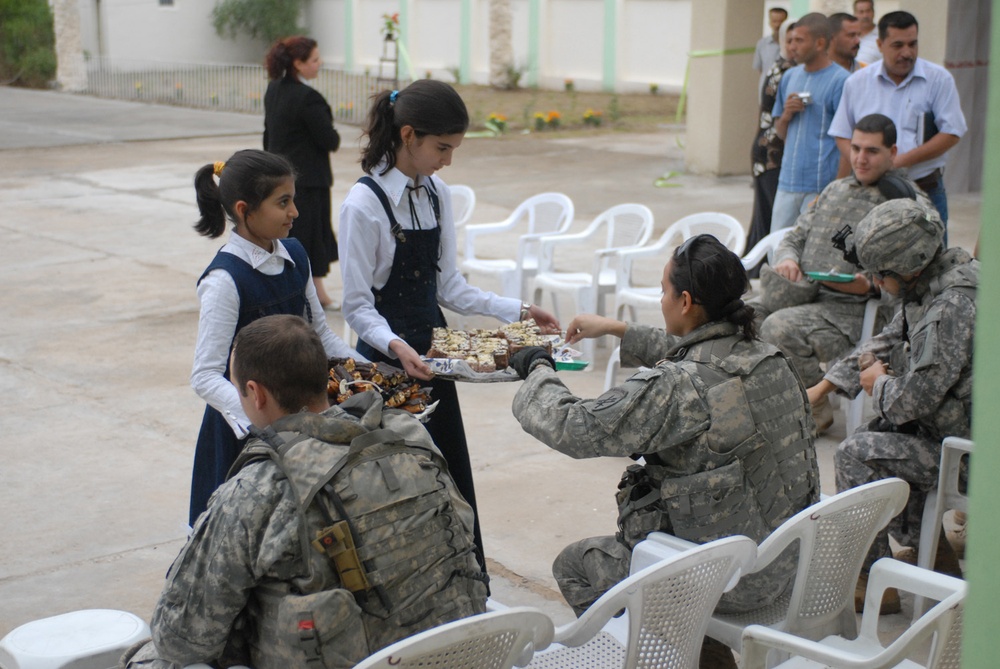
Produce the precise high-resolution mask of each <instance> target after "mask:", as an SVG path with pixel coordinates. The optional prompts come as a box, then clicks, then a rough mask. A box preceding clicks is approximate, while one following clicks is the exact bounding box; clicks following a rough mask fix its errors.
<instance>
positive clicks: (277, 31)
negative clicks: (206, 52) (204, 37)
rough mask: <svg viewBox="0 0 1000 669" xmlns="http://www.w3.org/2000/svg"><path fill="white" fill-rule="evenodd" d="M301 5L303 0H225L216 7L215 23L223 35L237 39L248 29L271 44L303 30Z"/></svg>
mask: <svg viewBox="0 0 1000 669" xmlns="http://www.w3.org/2000/svg"><path fill="white" fill-rule="evenodd" d="M301 8H302V0H222V1H221V2H220V3H218V4H217V5H215V7H213V8H212V25H213V26H214V27H215V32H216V33H217V34H218V35H219V36H220V37H228V38H230V39H236V36H237V35H238V34H240V33H244V34H246V35H249V36H250V37H252V38H255V39H258V38H259V39H262V40H264V41H265V42H267V43H268V44H270V43H271V42H274V41H275V40H277V39H279V38H281V37H288V36H290V35H298V34H301V32H302V29H301V28H300V27H299V10H300V9H301Z"/></svg>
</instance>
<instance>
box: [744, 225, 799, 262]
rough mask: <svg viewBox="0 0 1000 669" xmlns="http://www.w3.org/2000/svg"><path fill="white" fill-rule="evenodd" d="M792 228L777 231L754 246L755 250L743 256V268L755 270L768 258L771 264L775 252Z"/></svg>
mask: <svg viewBox="0 0 1000 669" xmlns="http://www.w3.org/2000/svg"><path fill="white" fill-rule="evenodd" d="M791 231H792V229H791V228H782V229H780V230H775V231H774V232H772V233H770V234H769V235H766V236H765V237H764V238H763V239H761V240H760V241H759V242H757V243H756V244H754V245H753V248H752V249H750V250H749V251H747V254H746V255H745V256H743V258H742V260H743V266H744V267H745V268H747V269H753V268H754V267H756V266H757V265H758V264H759V263H760V261H761V260H763V259H765V258H767V261H768V262H771V260H772V258H773V257H774V251H775V250H776V249H777V248H778V245H779V244H781V240H783V239H784V238H785V235H787V234H788V233H789V232H791Z"/></svg>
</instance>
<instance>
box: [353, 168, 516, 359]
mask: <svg viewBox="0 0 1000 669" xmlns="http://www.w3.org/2000/svg"><path fill="white" fill-rule="evenodd" d="M383 169H385V165H384V164H381V165H379V166H378V167H376V168H375V169H374V170H373V173H372V175H371V177H372V179H374V180H375V183H377V184H378V185H379V186H381V187H382V190H383V191H385V194H386V197H388V199H389V204H390V206H391V207H392V213H393V215H394V216H395V217H396V222H397V223H399V226H400V227H401V228H403V229H404V230H415V229H424V230H426V229H428V228H434V227H436V226H437V225H438V223H437V222H436V221H435V217H434V209H433V207H432V206H431V202H430V198H429V197H428V195H427V193H426V191H425V190H424V189H422V188H421V189H418V190H415V191H412V195H411V196H408V195H407V186H409V187H411V188H412V187H414V186H415V185H416V184H414V182H413V180H412V179H410V178H409V177H408V176H406V175H405V174H403V173H402V172H400V171H399V170H398V169H396V168H395V167H394V168H392V169H391V170H389V171H388V172H386V173H385V174H384V175H382V176H380V175H379V173H380V172H381V171H382V170H383ZM420 179H421V180H420V184H424V183H425V181H426V177H421V178H420ZM433 186H434V187H435V188H436V190H437V194H438V198H439V200H440V203H441V221H440V226H441V253H440V259H439V260H438V266H439V268H440V269H439V271H438V275H437V299H438V303H439V304H440V305H442V306H444V307H447V308H448V309H450V310H452V311H454V312H457V313H459V314H463V315H464V314H479V315H483V316H492V317H494V318H497V319H500V320H502V321H504V322H507V323H509V322H511V321H515V320H517V319H518V317H519V316H520V314H521V302H520V301H519V300H517V299H514V298H510V297H501V296H499V295H497V294H495V293H491V292H488V291H484V290H480V289H479V288H476V287H474V286H470V285H469V283H468V282H467V281H466V280H465V277H463V276H462V274H461V273H460V272H459V271H458V250H457V245H456V241H455V221H454V218H453V216H452V209H451V190H449V188H448V186H447V185H446V184H445V183H444V182H443V181H441V179H440V178H437V177H435V178H433ZM410 197H412V200H413V203H414V208H415V210H416V212H417V220H418V221H419V223H420V226H419V228H418V227H417V225H416V224H415V223H414V221H413V219H412V218H411V216H410V205H409V201H408V200H409V199H410ZM395 252H396V239H395V237H393V235H391V234H390V233H389V222H388V221H387V220H386V215H385V209H383V207H382V203H381V202H379V200H378V197H377V196H376V195H375V193H374V192H373V191H372V189H371V188H369V187H368V186H366V185H364V184H361V183H356V184H354V186H352V187H351V190H350V192H349V193H348V194H347V198H346V199H345V200H344V203H343V204H342V205H341V207H340V271H341V275H342V276H343V279H344V306H343V310H344V318H346V319H347V322H348V323H349V324H350V326H351V328H352V329H353V330H354V331H355V332H357V333H358V336H359V337H360V338H361V339H364V340H365V341H366V342H368V343H369V344H371V345H372V346H373V347H374V348H376V349H378V350H379V351H381V352H382V353H384V354H385V355H387V356H389V357H391V358H395V357H396V355H395V354H394V353H392V352H391V351H390V350H389V342H391V341H392V340H394V339H401V337H399V336H397V335H396V334H395V333H394V332H393V331H392V329H391V328H390V327H389V324H388V323H387V322H386V320H385V318H383V317H382V315H381V314H379V313H378V311H377V310H376V309H375V296H374V294H373V293H372V289H373V288H375V289H381V288H382V287H383V286H385V284H386V282H387V281H388V280H389V274H390V272H391V271H392V260H393V256H394V254H395ZM421 353H422V351H421Z"/></svg>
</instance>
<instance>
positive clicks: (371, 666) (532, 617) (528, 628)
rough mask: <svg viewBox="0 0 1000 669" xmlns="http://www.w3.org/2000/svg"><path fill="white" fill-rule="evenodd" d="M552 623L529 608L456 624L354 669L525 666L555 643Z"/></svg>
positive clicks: (404, 642) (414, 638)
mask: <svg viewBox="0 0 1000 669" xmlns="http://www.w3.org/2000/svg"><path fill="white" fill-rule="evenodd" d="M552 632H553V629H552V621H551V620H550V619H549V617H548V616H547V615H545V614H544V613H542V612H541V611H538V610H536V609H532V608H528V607H515V608H509V609H503V610H500V611H493V612H489V613H483V614H481V615H478V616H471V617H469V618H463V619H461V620H456V621H454V622H450V623H447V624H444V625H440V626H439V627H435V628H433V629H429V630H427V631H426V632H421V633H420V634H415V635H413V636H411V637H408V638H406V639H403V640H401V641H397V642H396V643H394V644H392V645H391V646H388V647H386V648H383V649H382V650H380V651H379V652H377V653H375V654H374V655H372V656H371V657H369V658H367V659H365V660H362V661H361V662H359V663H358V664H356V665H355V669H390V668H393V669H406V668H407V667H448V669H509V668H510V667H513V666H515V665H517V666H519V667H520V666H524V665H525V664H527V663H528V661H529V660H530V659H531V655H532V653H533V652H535V651H536V650H537V649H540V648H545V647H546V646H548V645H549V644H550V643H551V642H552Z"/></svg>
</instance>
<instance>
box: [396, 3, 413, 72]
mask: <svg viewBox="0 0 1000 669" xmlns="http://www.w3.org/2000/svg"><path fill="white" fill-rule="evenodd" d="M397 42H398V43H397V47H398V48H399V50H400V54H399V56H400V57H399V60H398V61H397V63H396V65H397V68H398V69H397V75H398V76H399V78H400V79H401V80H412V79H413V71H412V68H411V67H410V59H409V53H408V51H407V50H406V47H405V45H407V44H409V43H410V3H409V2H408V0H399V38H398V40H397ZM403 54H406V56H403Z"/></svg>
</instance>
